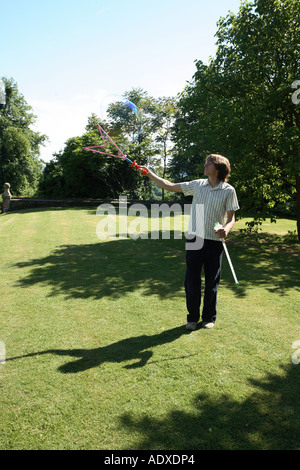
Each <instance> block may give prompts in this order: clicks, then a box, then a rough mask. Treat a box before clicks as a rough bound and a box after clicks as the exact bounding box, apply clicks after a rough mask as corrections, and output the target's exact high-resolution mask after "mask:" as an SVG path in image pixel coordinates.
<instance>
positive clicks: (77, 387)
mask: <svg viewBox="0 0 300 470" xmlns="http://www.w3.org/2000/svg"><path fill="white" fill-rule="evenodd" d="M98 222H99V217H97V216H96V214H95V209H92V208H90V209H86V208H85V209H80V208H78V209H48V210H42V209H38V210H33V211H29V210H28V211H26V210H24V211H20V212H12V213H9V214H6V215H1V216H0V235H1V253H0V258H1V264H0V267H1V284H2V285H1V287H2V288H1V292H0V298H1V316H0V342H1V343H0V344H1V345H2V353H3V346H5V351H6V356H5V357H6V361H5V363H3V364H0V416H1V420H0V449H103V450H109V449H114V450H117V449H119V450H126V449H129V450H139V449H148V450H156V449H157V450H201V449H278V450H279V449H298V450H299V449H300V394H299V390H300V364H295V363H294V362H295V361H294V362H293V361H292V355H293V354H294V357H296V356H297V353H296V349H293V347H292V346H293V343H295V342H296V341H298V342H299V341H300V324H299V313H300V312H299V305H300V283H299V278H300V276H299V274H300V269H299V252H300V247H299V244H297V243H291V242H288V241H287V240H286V239H284V237H282V236H281V235H282V234H283V235H285V234H286V233H287V232H288V231H294V230H295V228H296V224H295V221H293V220H279V221H278V222H277V224H272V225H269V224H267V223H265V224H263V226H262V228H263V232H266V233H263V234H261V235H259V239H258V240H257V239H255V238H252V237H247V238H239V237H238V231H237V228H241V227H242V226H243V224H244V222H245V221H244V220H241V221H238V222H237V224H236V226H235V227H236V228H235V230H234V231H233V232H232V234H231V236H230V237H229V239H228V242H227V243H228V249H229V253H230V256H231V259H232V261H233V265H234V267H235V270H236V273H237V277H238V279H239V282H240V285H239V286H235V284H234V281H233V278H232V275H231V271H230V268H229V266H228V263H227V260H226V257H224V260H223V269H222V281H221V284H220V288H219V296H218V319H217V323H216V326H215V328H214V329H212V330H204V329H201V328H200V329H198V330H197V331H195V332H191V333H189V332H187V331H186V330H185V321H186V308H185V295H184V289H183V280H184V274H185V256H184V245H185V239H184V238H182V239H181V240H180V239H179V240H174V239H171V240H163V239H159V240H151V239H138V240H132V239H129V238H128V239H124V240H110V241H103V240H99V239H98V238H97V235H96V226H97V223H98ZM294 346H295V344H294ZM298 348H299V349H300V345H299V346H298ZM298 357H299V359H300V351H299V355H298ZM296 362H297V361H296Z"/></svg>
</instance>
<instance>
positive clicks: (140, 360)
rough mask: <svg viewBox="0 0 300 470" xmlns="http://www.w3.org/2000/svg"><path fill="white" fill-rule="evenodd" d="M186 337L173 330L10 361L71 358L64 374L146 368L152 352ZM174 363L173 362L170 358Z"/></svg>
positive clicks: (181, 328)
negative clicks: (112, 366)
mask: <svg viewBox="0 0 300 470" xmlns="http://www.w3.org/2000/svg"><path fill="white" fill-rule="evenodd" d="M183 334H190V333H189V332H188V331H187V330H186V329H185V328H184V326H179V327H176V328H172V329H170V330H166V331H163V332H162V333H158V334H156V335H151V336H147V335H141V336H136V337H132V338H126V339H122V340H120V341H117V342H115V343H112V344H108V345H107V346H101V347H99V348H94V349H49V350H46V351H40V352H35V353H30V354H25V355H23V356H18V357H11V358H8V359H7V361H12V360H15V359H21V358H25V357H33V356H39V355H42V354H54V355H58V356H70V357H74V358H76V360H74V361H71V362H67V363H66V364H63V365H62V366H60V367H59V368H58V370H59V371H60V372H62V373H64V374H69V373H77V372H82V371H85V370H88V369H92V368H94V367H99V366H101V364H103V363H105V362H112V363H121V362H127V361H131V360H136V362H134V363H133V364H127V365H125V366H124V367H125V368H126V369H134V368H137V367H143V366H145V365H146V364H147V362H148V361H149V359H150V358H151V357H152V356H153V351H152V348H154V347H156V346H159V345H162V344H167V343H171V342H173V341H175V340H176V339H178V338H180V336H182V335H183ZM171 359H172V358H171Z"/></svg>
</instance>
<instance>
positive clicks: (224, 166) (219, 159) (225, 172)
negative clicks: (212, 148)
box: [206, 153, 230, 181]
mask: <svg viewBox="0 0 300 470" xmlns="http://www.w3.org/2000/svg"><path fill="white" fill-rule="evenodd" d="M206 163H213V164H214V166H215V168H216V170H217V171H218V179H219V180H220V181H227V180H228V178H229V175H230V163H229V160H228V158H226V157H223V156H222V155H218V154H215V153H211V154H210V155H208V157H207V159H206Z"/></svg>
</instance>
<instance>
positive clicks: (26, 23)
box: [0, 0, 240, 161]
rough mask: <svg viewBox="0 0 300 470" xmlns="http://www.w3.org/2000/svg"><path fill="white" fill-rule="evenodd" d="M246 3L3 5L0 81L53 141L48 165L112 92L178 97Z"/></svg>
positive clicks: (56, 1)
mask: <svg viewBox="0 0 300 470" xmlns="http://www.w3.org/2000/svg"><path fill="white" fill-rule="evenodd" d="M239 5H240V0H180V1H179V0H107V1H102V0H84V1H83V0H72V1H71V0H52V1H51V2H47V1H45V0H14V1H13V2H7V1H6V0H0V77H3V76H4V77H7V78H10V77H12V78H13V79H14V80H15V81H16V82H17V84H18V87H19V91H20V93H22V94H23V95H24V97H25V99H26V101H27V102H28V103H29V104H30V105H31V106H32V107H33V110H34V112H35V114H36V115H37V123H36V130H39V131H40V132H42V133H44V134H46V135H48V136H49V139H50V143H48V144H47V145H46V147H42V148H41V157H42V158H43V159H44V160H45V161H49V160H50V159H51V158H52V153H53V152H58V151H59V150H61V149H62V148H63V147H64V142H65V141H66V140H67V139H68V138H70V137H72V136H76V135H81V134H82V133H83V132H84V128H85V125H86V123H87V118H88V116H89V115H91V113H92V112H93V113H96V114H97V115H99V114H100V107H101V101H102V99H103V97H104V96H106V95H107V94H119V95H121V94H123V93H124V92H125V91H129V90H131V89H132V88H137V87H139V88H142V89H143V90H145V91H147V92H148V94H149V95H151V96H154V97H159V96H175V95H176V94H177V93H179V92H180V91H181V90H182V89H183V88H184V86H185V84H186V82H187V81H190V80H191V79H192V77H193V74H194V73H195V64H194V61H195V60H202V61H203V62H205V63H207V62H208V61H209V57H210V56H214V55H215V51H216V46H215V37H214V35H215V33H216V31H217V21H218V20H219V18H220V17H222V16H226V15H227V13H228V11H233V12H234V13H237V12H238V9H239Z"/></svg>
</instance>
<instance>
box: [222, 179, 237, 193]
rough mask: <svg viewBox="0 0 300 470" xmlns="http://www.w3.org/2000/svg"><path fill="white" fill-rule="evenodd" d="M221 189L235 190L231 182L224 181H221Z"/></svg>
mask: <svg viewBox="0 0 300 470" xmlns="http://www.w3.org/2000/svg"><path fill="white" fill-rule="evenodd" d="M222 189H225V190H227V191H235V189H234V187H233V186H232V185H231V184H229V183H226V182H225V181H223V183H222Z"/></svg>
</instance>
